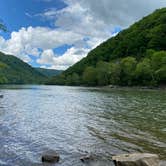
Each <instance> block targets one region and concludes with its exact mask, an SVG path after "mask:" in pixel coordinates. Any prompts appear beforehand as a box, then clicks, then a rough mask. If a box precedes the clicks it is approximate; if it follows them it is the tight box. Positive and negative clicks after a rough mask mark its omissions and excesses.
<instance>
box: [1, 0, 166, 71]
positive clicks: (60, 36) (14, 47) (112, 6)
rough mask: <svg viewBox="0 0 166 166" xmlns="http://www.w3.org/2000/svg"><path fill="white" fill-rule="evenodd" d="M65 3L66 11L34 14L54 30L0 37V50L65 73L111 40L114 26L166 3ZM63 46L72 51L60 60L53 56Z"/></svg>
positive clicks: (37, 29) (92, 0) (141, 0)
mask: <svg viewBox="0 0 166 166" xmlns="http://www.w3.org/2000/svg"><path fill="white" fill-rule="evenodd" d="M41 1H47V2H48V1H50V0H41ZM64 2H65V3H66V4H67V7H65V8H63V9H61V10H57V9H55V8H54V7H53V8H51V9H47V10H45V11H44V12H43V13H40V14H36V16H41V17H43V18H45V19H47V20H49V21H51V22H52V23H54V25H55V28H52V29H50V28H47V27H31V26H30V27H27V28H21V29H20V30H19V31H17V32H16V31H15V32H12V33H11V37H10V39H8V40H5V39H4V38H2V37H0V50H1V51H4V52H6V53H10V54H14V55H15V56H17V57H19V58H21V59H23V60H24V61H26V62H28V61H30V60H31V59H30V57H29V55H33V56H36V57H37V58H38V59H37V63H39V64H41V65H42V66H47V65H50V66H51V67H50V68H57V69H66V68H67V67H69V66H71V65H73V64H74V63H76V62H77V61H79V60H80V59H81V58H83V57H85V56H86V55H87V52H88V51H89V50H90V49H92V48H94V47H96V46H97V45H98V44H100V43H101V42H103V41H104V40H106V39H107V38H110V37H111V36H114V35H115V34H112V32H114V28H115V27H116V26H121V27H122V28H125V27H128V26H129V25H130V24H132V23H133V22H135V21H136V20H138V19H140V18H141V17H143V16H145V15H147V14H149V13H151V12H152V11H153V10H155V9H157V8H159V7H162V6H163V7H164V6H166V1H162V0H157V1H152V0H146V1H145V0H139V1H138V0H116V1H115V0H102V1H98V0H79V1H78V0H64ZM25 14H26V15H27V16H28V15H29V13H25ZM57 27H58V28H57ZM64 44H68V45H72V46H73V47H72V48H70V49H68V50H67V51H66V52H65V53H64V54H63V55H61V56H57V55H55V53H54V52H53V49H54V48H57V47H60V46H63V45H64ZM87 48H88V49H87Z"/></svg>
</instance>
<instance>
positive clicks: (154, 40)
mask: <svg viewBox="0 0 166 166" xmlns="http://www.w3.org/2000/svg"><path fill="white" fill-rule="evenodd" d="M47 83H48V84H58V85H88V86H97V85H99V86H102V85H108V84H114V85H123V86H126V85H130V86H132V85H149V86H150V85H154V86H155V85H159V84H166V8H162V9H158V10H156V11H155V12H154V13H152V14H150V15H149V16H146V17H144V18H143V19H142V20H140V21H139V22H136V23H135V24H133V25H132V26H130V27H129V28H128V29H126V30H123V31H121V32H120V33H119V34H118V35H117V36H115V37H113V38H110V39H109V40H107V41H106V42H104V43H102V44H101V45H99V46H98V47H97V48H95V49H94V50H92V51H91V52H89V54H88V55H87V57H85V58H83V59H82V60H81V61H79V62H78V63H76V64H75V65H73V66H72V67H70V68H69V69H68V70H66V71H64V72H63V73H62V74H61V75H59V76H56V77H53V78H52V79H50V80H49V81H48V82H47Z"/></svg>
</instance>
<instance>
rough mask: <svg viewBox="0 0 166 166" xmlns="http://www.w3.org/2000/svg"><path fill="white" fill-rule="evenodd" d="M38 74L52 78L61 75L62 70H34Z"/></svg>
mask: <svg viewBox="0 0 166 166" xmlns="http://www.w3.org/2000/svg"><path fill="white" fill-rule="evenodd" d="M35 69H36V70H37V71H38V72H40V73H41V74H43V75H45V76H46V77H53V76H57V75H59V74H61V73H62V72H63V70H54V69H44V68H35Z"/></svg>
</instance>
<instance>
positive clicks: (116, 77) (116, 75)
mask: <svg viewBox="0 0 166 166" xmlns="http://www.w3.org/2000/svg"><path fill="white" fill-rule="evenodd" d="M120 75H121V67H120V63H119V62H114V63H113V62H111V63H110V83H111V84H114V85H120Z"/></svg>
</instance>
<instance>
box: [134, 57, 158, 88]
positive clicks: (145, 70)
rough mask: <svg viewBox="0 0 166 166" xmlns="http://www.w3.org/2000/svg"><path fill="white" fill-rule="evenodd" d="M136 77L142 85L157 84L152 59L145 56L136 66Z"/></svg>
mask: <svg viewBox="0 0 166 166" xmlns="http://www.w3.org/2000/svg"><path fill="white" fill-rule="evenodd" d="M135 74H136V78H137V83H138V84H141V85H150V84H153V85H154V84H155V83H156V81H155V79H154V71H153V69H152V66H151V61H150V59H148V58H144V59H143V60H142V61H141V62H139V63H138V64H137V67H136V72H135Z"/></svg>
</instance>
